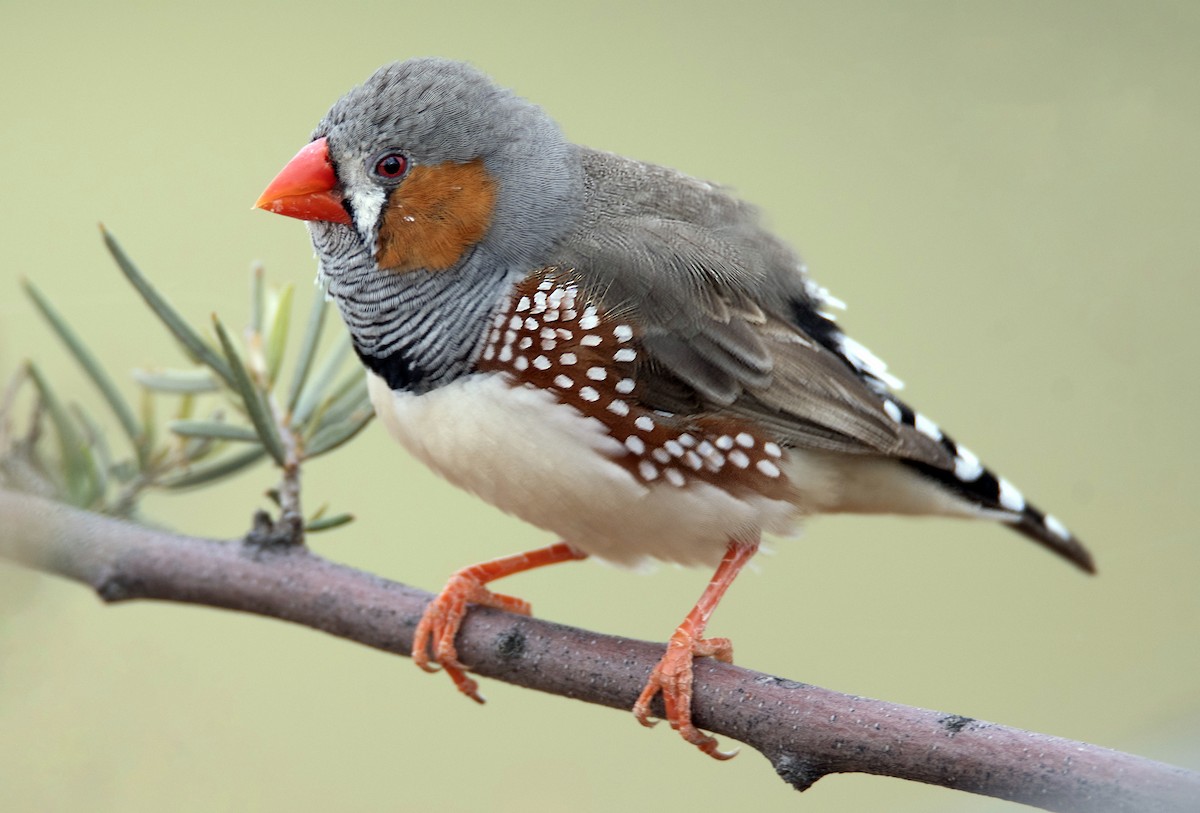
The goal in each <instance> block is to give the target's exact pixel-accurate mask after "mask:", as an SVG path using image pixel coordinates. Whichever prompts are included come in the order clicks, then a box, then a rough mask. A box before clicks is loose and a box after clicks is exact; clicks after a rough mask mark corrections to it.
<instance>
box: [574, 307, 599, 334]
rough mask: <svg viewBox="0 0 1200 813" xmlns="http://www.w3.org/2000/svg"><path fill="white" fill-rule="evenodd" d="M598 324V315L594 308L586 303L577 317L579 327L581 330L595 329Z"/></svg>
mask: <svg viewBox="0 0 1200 813" xmlns="http://www.w3.org/2000/svg"><path fill="white" fill-rule="evenodd" d="M599 326H600V317H598V316H597V315H596V309H595V308H594V307H592V306H591V305H588V306H587V307H586V308H584V309H583V316H580V317H579V327H580V328H582V329H583V330H595V329H596V328H598V327H599Z"/></svg>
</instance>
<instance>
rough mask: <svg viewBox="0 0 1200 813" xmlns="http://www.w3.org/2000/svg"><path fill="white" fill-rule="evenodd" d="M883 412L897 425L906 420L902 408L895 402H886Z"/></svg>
mask: <svg viewBox="0 0 1200 813" xmlns="http://www.w3.org/2000/svg"><path fill="white" fill-rule="evenodd" d="M883 411H884V412H886V413H887V414H888V417H889V418H891V419H892V420H893V421H895V422H896V423H900V421H901V420H903V419H904V413H903V412H901V411H900V407H899V406H897V404H896V402H895V401H884V402H883Z"/></svg>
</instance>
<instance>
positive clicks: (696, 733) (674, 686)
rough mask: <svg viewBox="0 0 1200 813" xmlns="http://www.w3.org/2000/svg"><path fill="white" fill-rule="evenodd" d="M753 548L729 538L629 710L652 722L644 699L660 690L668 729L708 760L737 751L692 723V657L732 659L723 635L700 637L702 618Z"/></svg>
mask: <svg viewBox="0 0 1200 813" xmlns="http://www.w3.org/2000/svg"><path fill="white" fill-rule="evenodd" d="M757 551H758V543H757V542H754V543H752V544H747V543H744V542H733V541H731V542H730V543H729V546H728V547H727V548H726V549H725V556H724V558H723V559H721V564H720V565H718V566H717V572H716V573H714V574H713V577H712V580H711V581H710V582H709V583H708V587H706V588H705V589H704V592H703V593H702V594H701V595H700V600H699V601H697V602H696V606H695V607H693V608H692V611H691V612H690V613H688V614H687V617H686V618H685V619H683V623H682V624H680V625H679V626H678V627H677V628H676V629H675V632H674V633H673V634H672V635H671V640H670V641H669V642H668V643H667V652H666V654H665V655H663V657H662V660H660V661H659V662H658V665H657V666H655V667H654V669H653V670H652V671H651V672H650V677H649V679H648V680H647V681H646V688H644V689H642V693H641V695H640V696H639V697H638V699H637V702H636V703H634V705H633V714H634V716H635V717H636V718H637V720H638V722H640V723H641V724H642V725H644V726H652V725H655V723H656V722H657V721H656V720H654V719H653V718H652V717H651V715H650V702H651V701H652V700H653V699H654V697H655V695H657V694H659V693H660V692H661V693H662V696H663V707H664V708H665V710H666V719H667V722H668V723H670V725H671V728H673V729H675V730H676V731H678V732H679V735H680V736H681V737H683V738H684V739H685V740H687V741H688V742H690V743H691V744H692V745H694V746H696V747H697V748H699V749H700V750H701V751H703V752H704V753H706V754H708V755H709V756H710V757H713V758H714V759H729V758H731V757H733V756H734V755H736V754H737V750H736V749H735V750H733V751H720V750H718V749H717V740H716V738H715V737H712V736H710V735H708V734H705V733H704V732H703V731H701V730H700V729H698V728H696V726H695V725H693V724H692V684H693V682H694V672H693V662H694V660H695V659H696V658H697V657H701V658H716V659H717V660H719V661H724V662H725V663H733V644H732V643H731V642H730V641H729V639H728V638H704V637H702V636H703V635H704V628H705V627H706V626H707V625H708V619H709V618H710V617H711V616H712V614H713V610H715V609H716V608H717V604H718V603H720V601H721V597H722V596H724V595H725V591H726V590H728V589H729V585H731V584H733V580H734V579H735V578H736V577H737V574H738V573H739V572H741V570H742V568H743V567H745V565H746V563H747V562H749V561H750V559H751V558H752V557H753V556H754V554H755V553H756V552H757Z"/></svg>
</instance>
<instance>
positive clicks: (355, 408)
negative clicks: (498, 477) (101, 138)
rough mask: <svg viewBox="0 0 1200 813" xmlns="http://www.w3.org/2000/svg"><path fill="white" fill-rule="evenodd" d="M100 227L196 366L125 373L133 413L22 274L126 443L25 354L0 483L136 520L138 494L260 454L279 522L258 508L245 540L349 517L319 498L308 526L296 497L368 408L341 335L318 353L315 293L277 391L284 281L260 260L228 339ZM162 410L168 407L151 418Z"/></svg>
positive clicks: (200, 481)
mask: <svg viewBox="0 0 1200 813" xmlns="http://www.w3.org/2000/svg"><path fill="white" fill-rule="evenodd" d="M101 230H102V233H103V237H104V242H105V245H106V247H107V248H108V251H109V252H110V253H111V254H112V256H113V259H114V260H115V261H116V263H117V266H118V268H119V269H120V270H121V272H122V273H123V274H124V275H125V277H126V279H128V280H129V282H130V283H131V284H132V285H133V286H134V288H135V290H136V291H137V292H138V293H139V294H140V295H141V297H142V299H143V300H144V301H145V302H146V304H147V305H148V306H149V308H150V310H151V312H152V313H153V314H154V315H155V316H156V317H157V318H158V320H159V321H160V322H162V324H163V325H164V326H165V327H166V328H167V330H168V331H169V332H170V333H171V335H172V336H174V337H175V339H176V340H177V341H178V342H179V343H180V345H181V346H182V348H183V350H184V352H185V353H186V355H187V356H188V358H189V359H191V360H192V361H193V362H194V363H195V364H196V366H195V367H193V368H190V369H171V368H163V369H156V370H134V371H133V376H132V377H133V380H134V382H136V383H137V385H138V386H139V387H140V390H141V395H140V400H138V401H137V402H136V403H137V404H138V407H137V408H136V409H135V408H134V406H133V405H132V403H131V401H130V400H128V399H126V398H125V397H124V396H123V395H122V393H121V390H120V388H119V387H118V386H117V385H116V383H115V381H114V379H113V377H112V376H111V375H109V373H108V372H107V371H106V370H105V369H104V367H103V365H101V363H100V362H99V360H98V359H97V358H96V356H95V354H94V353H93V352H92V351H91V350H90V349H89V347H88V345H87V343H86V341H85V339H84V338H83V337H81V335H80V334H79V333H78V332H77V331H75V330H74V329H73V328H72V327H71V326H70V324H69V323H68V321H67V319H66V318H64V317H63V315H62V314H60V313H59V311H58V310H57V309H56V308H55V307H54V306H53V305H52V304H51V302H50V300H49V299H48V298H47V297H46V296H45V295H44V294H43V293H42V292H41V291H40V290H39V289H38V288H37V287H36V286H34V285H33V284H32V283H31V282H28V281H24V282H23V283H22V284H23V287H24V289H25V292H26V293H27V295H28V296H29V297H30V299H31V300H32V301H33V304H34V306H35V307H36V308H37V310H38V312H39V313H41V315H42V316H43V317H44V318H45V319H46V321H47V323H48V324H49V325H50V327H51V329H52V330H53V332H54V333H55V335H57V336H58V337H59V339H60V340H61V341H62V342H63V344H64V345H65V346H66V348H67V350H68V352H69V353H70V354H71V356H72V357H73V358H74V359H75V361H76V362H77V363H78V364H79V365H80V367H82V369H83V370H84V372H85V374H86V376H87V378H88V380H89V381H90V382H91V383H92V384H93V386H95V388H96V389H97V390H98V391H99V393H100V395H101V398H102V400H103V401H104V402H105V403H106V404H107V406H108V409H109V411H110V412H111V413H112V415H113V417H114V418H115V419H116V422H117V423H118V424H119V426H120V428H121V431H122V433H123V434H124V435H125V437H126V438H127V439H128V441H129V443H128V445H129V447H130V450H131V451H130V454H129V455H127V456H114V455H113V454H112V453H111V451H110V449H109V444H108V443H107V440H106V438H105V435H104V429H103V424H102V423H101V422H99V421H96V420H95V419H93V418H92V417H91V416H90V415H89V414H88V413H87V411H86V410H84V409H82V408H81V407H79V406H76V405H74V404H64V403H63V402H62V400H61V399H60V398H59V397H58V395H57V393H56V392H55V390H54V388H53V387H52V386H51V384H50V382H49V381H48V380H47V379H46V377H45V376H44V374H43V373H42V372H41V370H40V369H39V368H38V367H37V366H35V365H33V364H32V363H30V364H29V365H27V366H26V367H25V368H24V369H22V370H21V371H19V372H18V374H17V375H16V376H15V377H14V378H13V380H12V382H11V383H10V385H9V386H8V388H7V389H6V391H5V393H4V397H3V398H2V399H0V486H7V487H10V488H18V489H22V490H30V491H35V492H37V493H39V494H43V495H46V494H49V496H52V497H54V498H56V499H59V500H61V501H64V502H68V503H71V504H73V505H78V506H81V507H87V508H90V509H92V510H96V511H100V512H102V513H109V514H113V515H117V516H133V515H135V514H136V509H137V505H138V501H139V499H140V497H141V496H142V495H143V494H144V493H145V492H146V491H148V490H151V489H164V490H180V489H190V488H196V487H199V486H204V485H208V484H211V483H215V482H218V481H221V480H225V479H227V478H229V477H231V476H233V475H235V474H238V473H240V472H242V471H243V470H245V469H247V468H249V467H250V466H252V465H254V464H255V463H257V462H258V461H260V460H262V459H264V458H269V459H270V460H271V461H272V462H273V463H274V464H275V466H276V467H277V468H278V469H279V470H280V483H279V485H278V486H277V487H276V488H275V489H272V490H271V492H269V493H270V494H272V495H273V499H274V500H275V502H276V503H277V505H278V506H279V509H280V515H279V519H278V520H277V521H271V520H270V519H269V517H266V516H265V515H261V516H259V517H258V518H256V520H255V530H254V531H253V532H252V534H253V536H254V537H255V538H256V539H259V540H260V541H268V542H287V543H298V542H300V541H302V540H303V536H304V533H305V532H306V531H309V532H315V531H320V530H327V529H329V528H335V527H339V526H341V525H344V524H346V523H347V522H350V521H351V520H352V519H353V517H352V516H351V515H350V514H347V513H338V514H334V515H329V516H327V515H326V509H325V508H324V507H322V508H321V510H319V511H318V512H316V513H315V514H313V515H312V516H311V517H310V518H309V519H308V520H307V522H306V521H304V519H303V515H302V513H301V506H300V485H299V483H300V469H301V467H302V465H303V464H304V463H306V462H307V461H308V460H311V459H313V458H315V457H318V456H320V455H322V454H326V453H328V452H330V451H332V450H333V449H335V448H338V447H339V446H341V445H342V444H344V443H345V442H347V441H348V440H350V439H351V438H353V437H354V436H355V435H357V434H358V432H359V431H361V430H362V428H363V427H364V426H365V425H366V424H367V423H368V422H369V421H370V419H371V417H372V414H373V413H372V410H371V406H370V402H369V399H368V396H367V392H366V386H365V383H364V381H363V378H362V374H361V372H359V371H357V370H355V371H353V372H350V373H346V372H345V371H346V369H347V366H348V364H347V362H348V360H349V357H350V346H349V342H348V341H347V339H346V337H345V336H342V337H341V339H339V340H338V341H337V342H335V343H334V346H333V347H332V348H331V349H329V350H328V351H327V352H326V354H325V357H324V359H322V360H321V361H320V362H319V363H318V362H317V356H318V349H319V347H320V344H321V336H322V331H323V327H324V322H325V312H326V309H327V305H326V303H325V301H324V299H325V298H324V293H323V292H321V291H318V292H317V293H316V295H315V296H314V300H313V305H312V307H311V309H310V311H309V314H308V318H307V320H306V322H305V325H304V327H303V331H302V334H301V336H300V339H299V343H298V350H297V352H296V360H295V363H294V366H293V368H292V370H291V374H290V376H288V378H289V381H288V383H287V386H286V388H284V387H283V386H282V385H281V384H280V378H281V373H282V372H283V370H284V360H285V358H286V357H287V355H288V349H287V348H288V344H289V338H290V333H291V324H292V322H291V311H292V306H293V298H294V295H293V290H292V286H291V285H286V286H284V287H283V288H281V289H280V290H278V291H275V290H272V289H270V288H269V287H268V286H267V284H266V280H265V275H264V273H263V270H262V268H261V267H260V266H255V267H254V269H253V270H252V277H251V284H250V318H249V325H248V327H247V329H246V331H245V334H244V336H243V338H242V340H241V341H238V340H237V339H235V336H234V334H233V333H232V332H231V331H229V330H228V329H227V328H226V327H225V325H224V324H223V323H222V322H221V321H220V320H219V319H218V318H217V317H216V316H215V315H214V316H213V320H212V334H213V340H210V339H207V338H205V333H206V332H208V331H205V330H200V329H197V328H194V327H192V326H191V325H190V324H189V323H188V322H187V320H185V319H184V318H183V316H182V315H181V314H180V313H179V312H178V311H177V310H175V308H174V307H172V306H171V305H170V303H169V302H168V301H167V299H166V297H164V296H163V295H162V294H161V293H159V291H158V290H157V289H156V288H155V287H154V286H153V285H152V284H151V282H150V281H149V279H148V278H147V277H146V276H145V275H144V274H142V273H141V271H139V270H138V268H137V266H136V265H134V263H133V261H132V260H131V259H130V258H129V256H128V255H127V254H126V253H125V251H124V249H122V248H121V246H120V244H119V243H118V242H117V241H116V239H115V238H114V237H113V236H112V235H111V234H110V233H109V232H108V231H106V230H104V229H103V227H101ZM314 369H315V370H316V372H315V374H313V370H314ZM23 391H28V392H29V393H30V395H29V397H28V398H25V399H24V400H25V401H27V402H28V401H32V406H31V408H30V418H29V431H28V432H27V433H25V434H24V435H21V434H19V433H18V432H17V431H16V429H15V420H14V417H15V414H16V411H17V410H18V408H19V405H20V402H21V401H22V400H23V399H22V398H21V397H20V394H21V393H22V392H23ZM284 393H286V394H284ZM163 399H172V400H174V401H175V403H176V406H175V407H174V408H170V409H162V408H160V407H159V406H158V403H159V402H160V401H162V400H163ZM214 399H216V400H218V401H221V402H224V404H225V405H226V406H227V407H230V408H231V409H230V410H229V411H230V412H232V413H233V417H234V419H233V420H227V419H226V418H225V417H223V413H224V412H226V410H225V409H221V408H220V407H217V408H215V409H210V408H208V407H205V406H204V404H205V403H206V402H208V401H212V400H214ZM160 414H171V415H172V417H171V418H169V419H167V420H166V421H165V422H163V423H162V424H161V425H160V422H159V419H158V418H157V416H158V415H160ZM205 415H207V417H205ZM243 418H244V420H243ZM43 425H45V426H48V427H49V429H50V436H52V437H53V438H54V440H55V441H56V443H55V447H56V448H55V449H54V450H53V451H50V450H47V449H46V448H44V447H45V443H43V442H42V441H43V439H44V436H45V432H44V431H43ZM163 430H165V431H163ZM264 534H265V536H264Z"/></svg>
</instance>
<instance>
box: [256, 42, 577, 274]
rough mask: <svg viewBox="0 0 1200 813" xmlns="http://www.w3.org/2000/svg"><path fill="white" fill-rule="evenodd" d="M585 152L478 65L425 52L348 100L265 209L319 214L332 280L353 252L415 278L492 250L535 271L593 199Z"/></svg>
mask: <svg viewBox="0 0 1200 813" xmlns="http://www.w3.org/2000/svg"><path fill="white" fill-rule="evenodd" d="M579 160H580V159H579V156H578V150H577V149H576V148H574V147H573V146H572V145H570V144H569V143H568V142H567V141H566V140H565V139H564V138H563V136H562V134H561V132H560V131H559V129H558V126H557V125H556V124H555V123H554V121H553V120H551V119H550V117H549V116H547V115H546V114H545V113H544V112H543V111H542V110H541V108H539V107H537V106H536V105H534V104H532V103H530V102H527V101H525V100H524V99H521V98H519V97H518V96H516V95H514V94H513V93H511V92H510V91H508V90H506V89H504V88H501V87H499V86H497V85H496V84H495V83H493V82H492V81H491V80H490V79H489V78H488V77H487V76H485V75H484V74H483V73H481V72H479V71H478V70H476V69H475V68H473V67H471V66H469V65H466V64H464V63H461V62H454V61H450V60H445V59H435V58H422V59H412V60H408V61H406V62H398V63H393V64H391V65H387V66H385V67H383V68H380V69H379V70H378V71H376V72H375V74H374V75H372V76H371V77H370V78H369V79H367V81H366V82H364V83H363V84H362V85H359V86H358V87H356V88H354V89H353V90H351V91H350V92H349V93H347V94H346V95H345V96H343V97H342V98H341V99H339V100H338V101H337V103H336V104H334V105H333V107H332V108H331V109H330V110H329V112H328V113H327V114H326V115H325V117H324V118H323V119H322V120H321V123H320V124H318V125H317V128H316V129H315V130H314V131H313V134H312V139H311V141H310V143H309V144H308V145H307V146H305V147H304V148H303V149H301V150H300V152H299V153H298V154H297V155H296V157H295V158H293V159H292V160H291V162H289V163H288V164H287V166H285V167H284V168H283V170H282V171H281V172H280V173H279V175H278V176H276V178H275V180H273V181H272V182H271V184H270V185H269V186H268V187H267V189H266V191H265V192H263V194H262V196H261V197H260V198H259V200H258V202H257V203H256V204H255V205H256V206H258V207H259V208H262V209H265V210H267V211H270V212H276V213H278V214H282V215H287V216H290V217H297V218H300V219H302V220H307V221H309V222H310V229H311V231H312V234H313V240H314V243H315V244H316V245H317V248H318V253H320V254H321V255H322V257H321V259H322V265H323V270H324V273H326V274H329V275H336V274H337V273H338V268H337V267H336V263H335V262H331V260H335V259H336V257H337V255H339V254H343V253H346V254H351V253H352V254H356V255H362V254H364V253H365V254H369V256H370V258H371V260H372V261H373V263H372V264H373V265H374V267H375V269H376V270H378V271H382V272H388V273H394V274H405V273H407V272H410V271H417V270H423V271H427V272H439V271H444V270H447V269H450V268H454V267H456V266H459V265H460V263H462V262H464V261H465V260H466V259H467V258H468V257H469V256H470V255H472V254H473V253H476V251H477V249H480V248H483V249H486V250H485V251H484V252H483V254H484V255H486V256H487V258H488V262H489V264H491V265H494V266H502V267H508V268H514V269H516V268H520V267H524V270H525V271H528V269H529V268H530V267H534V266H535V265H536V264H537V263H539V262H542V261H543V260H544V255H545V253H546V252H547V251H548V249H549V248H550V247H551V246H552V245H553V244H554V243H555V242H557V240H559V239H560V238H561V236H562V234H563V233H564V232H565V230H566V229H567V228H568V227H569V225H570V224H571V223H572V222H573V220H574V216H575V213H576V212H577V211H578V209H579V207H580V199H581V196H582V181H581V175H582V173H581V169H580V166H579Z"/></svg>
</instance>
